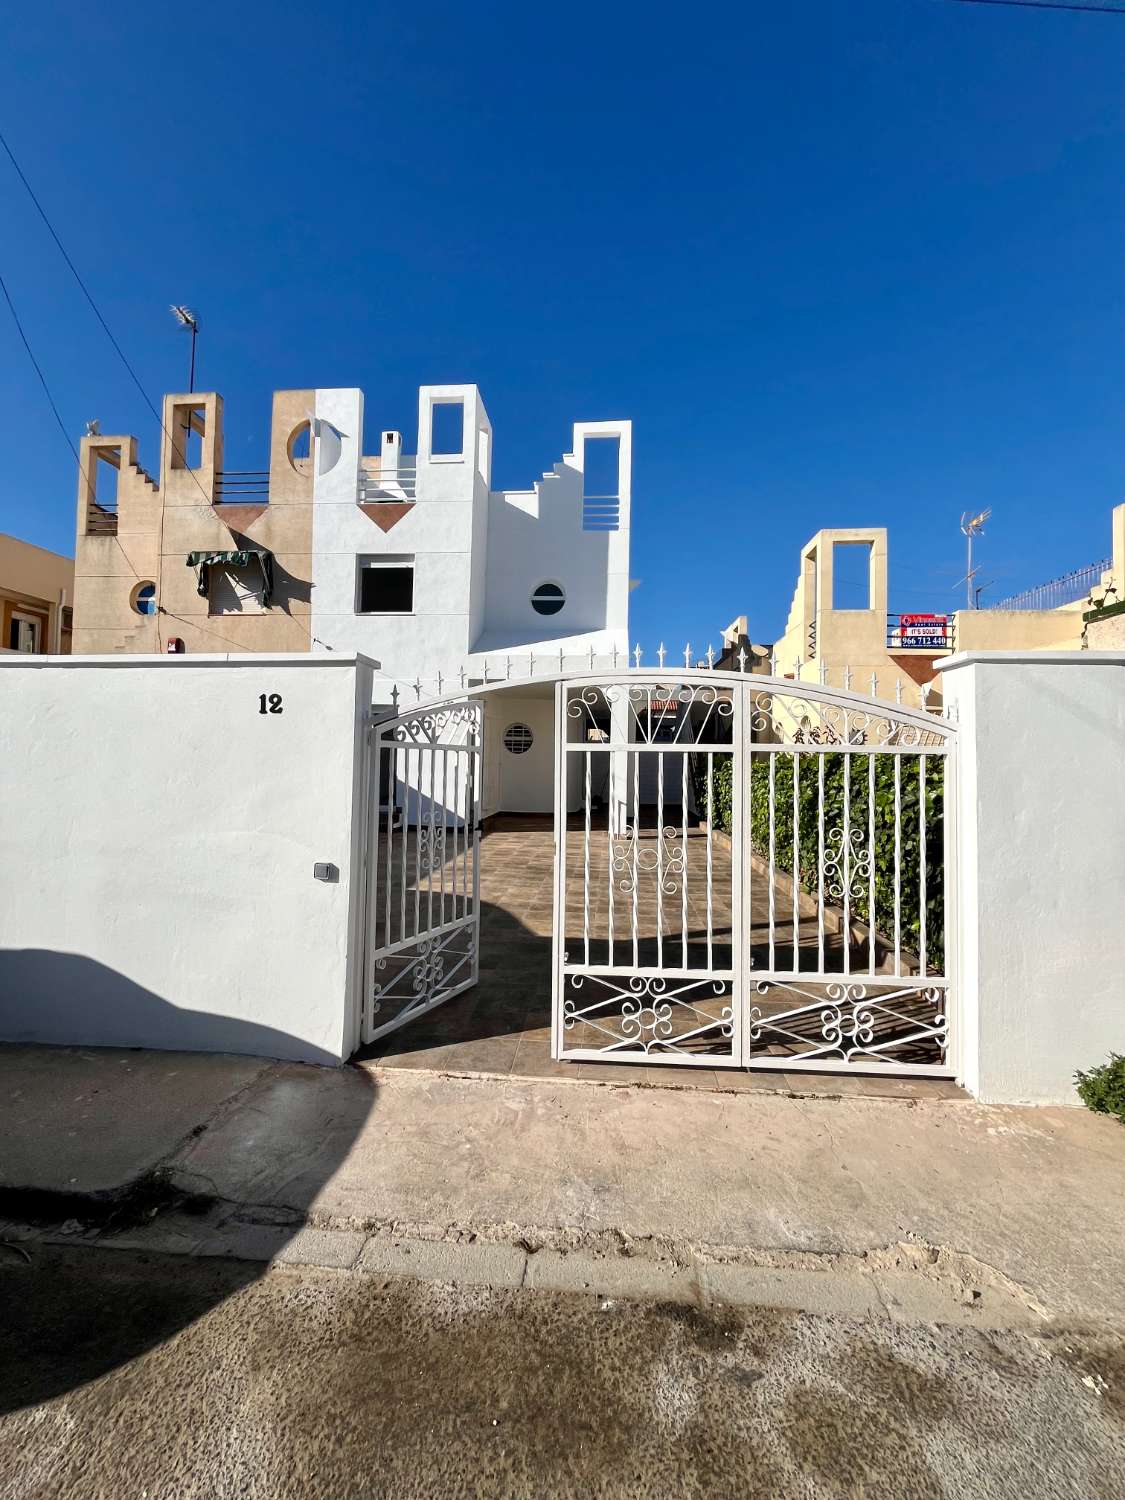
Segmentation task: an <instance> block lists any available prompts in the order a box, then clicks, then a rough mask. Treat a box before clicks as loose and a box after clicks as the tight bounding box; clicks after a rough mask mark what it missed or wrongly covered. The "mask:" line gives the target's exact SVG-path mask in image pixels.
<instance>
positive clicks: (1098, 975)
mask: <svg viewBox="0 0 1125 1500" xmlns="http://www.w3.org/2000/svg"><path fill="white" fill-rule="evenodd" d="M940 670H941V672H942V686H943V689H944V692H945V700H946V702H947V704H949V705H950V706H951V707H952V709H953V710H954V712H955V713H956V716H957V720H958V746H957V761H958V764H957V774H956V777H955V788H956V789H955V793H954V796H955V801H956V808H955V817H956V826H957V843H956V847H957V857H958V864H959V868H958V871H957V877H956V881H955V891H956V907H957V911H956V922H955V927H956V931H957V935H958V937H957V941H958V952H957V963H956V968H955V974H956V990H955V1003H956V1004H957V1005H958V1006H959V1010H958V1016H957V1026H956V1031H955V1035H956V1038H957V1042H956V1056H955V1057H954V1058H953V1059H952V1061H953V1062H954V1064H955V1066H956V1069H957V1075H958V1077H959V1078H960V1079H961V1081H962V1082H963V1083H964V1085H965V1087H966V1088H968V1089H969V1090H970V1091H971V1092H972V1093H973V1094H975V1095H976V1096H977V1097H978V1098H980V1099H983V1100H986V1101H988V1102H992V1103H1010V1104H1017V1103H1028V1104H1074V1103H1076V1102H1077V1096H1076V1094H1075V1091H1074V1082H1073V1075H1074V1071H1075V1069H1077V1068H1089V1067H1091V1066H1093V1065H1095V1064H1097V1063H1100V1062H1104V1061H1105V1059H1106V1056H1107V1054H1108V1053H1109V1052H1110V1051H1111V1050H1116V1051H1120V1050H1122V1047H1123V1046H1125V1006H1123V1004H1122V996H1123V994H1125V921H1123V918H1122V913H1123V912H1125V775H1123V774H1122V766H1123V764H1125V653H1121V652H1109V651H1105V652H1101V651H1038V652H1007V651H991V652H968V653H966V654H964V655H961V656H954V657H951V658H950V659H949V660H948V661H946V662H944V663H942V664H941V668H940Z"/></svg>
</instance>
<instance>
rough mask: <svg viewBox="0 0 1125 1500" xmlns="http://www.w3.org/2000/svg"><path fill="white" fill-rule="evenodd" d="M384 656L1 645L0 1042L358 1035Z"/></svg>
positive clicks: (318, 1057)
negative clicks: (322, 872)
mask: <svg viewBox="0 0 1125 1500" xmlns="http://www.w3.org/2000/svg"><path fill="white" fill-rule="evenodd" d="M372 666H373V663H371V662H369V661H367V659H366V658H363V657H356V656H350V657H349V656H344V655H339V656H336V655H334V656H329V657H323V656H309V655H304V654H302V655H285V656H248V655H245V654H243V655H239V656H231V657H223V656H167V657H160V656H113V657H98V656H87V657H81V656H76V657H69V656H64V657H38V658H34V659H31V660H29V659H28V658H23V659H17V658H13V657H0V848H2V851H3V852H2V858H0V1040H6V1041H19V1042H54V1043H60V1044H85V1045H94V1046H99V1045H100V1046H125V1047H163V1048H184V1049H191V1050H198V1051H208V1052H244V1053H255V1054H261V1055H264V1056H269V1057H285V1058H294V1059H300V1060H303V1061H307V1062H319V1063H335V1062H339V1061H341V1060H342V1059H344V1058H346V1057H347V1056H348V1055H349V1054H350V1053H351V1052H352V1051H353V1050H354V1048H355V1047H356V1045H358V1037H359V1024H358V1003H357V1002H358V992H359V985H360V983H361V979H360V973H361V970H360V964H361V960H362V955H361V953H360V943H361V934H362V926H361V923H360V920H359V906H358V903H359V901H360V899H361V897H362V890H361V887H362V877H361V870H362V864H361V862H362V845H361V844H360V843H359V835H360V834H361V832H362V825H363V797H364V790H365V781H364V770H365V766H366V760H365V755H364V745H363V738H362V736H363V716H364V713H365V711H366V709H367V707H368V705H369V704H370V702H371V679H372ZM263 693H264V694H266V695H269V694H272V693H278V694H280V695H281V707H282V711H281V713H268V712H267V713H265V714H262V713H261V712H260V702H259V700H260V695H261V694H263ZM318 861H323V862H327V863H330V864H332V865H335V866H336V867H337V870H338V872H339V874H338V877H337V878H336V879H335V880H334V881H332V882H328V883H325V882H323V881H319V880H316V879H314V878H313V864H314V862H318Z"/></svg>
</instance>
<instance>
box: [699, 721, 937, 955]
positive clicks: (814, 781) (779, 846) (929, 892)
mask: <svg viewBox="0 0 1125 1500" xmlns="http://www.w3.org/2000/svg"><path fill="white" fill-rule="evenodd" d="M795 758H796V757H795V755H794V753H793V752H792V751H784V750H778V751H777V752H775V754H774V864H775V866H776V867H777V868H778V869H780V870H783V871H785V872H786V874H790V875H791V874H792V873H793V762H794V759H795ZM845 758H846V757H845V756H843V755H834V754H831V753H829V754H826V755H825V756H824V841H825V848H826V849H829V848H831V840H832V838H833V831H834V830H836V832H835V837H836V838H840V837H842V834H843V826H844V761H845ZM869 758H870V759H873V760H874V763H875V928H876V930H877V931H878V932H880V933H882V934H883V935H884V936H885V937H888V938H890V939H891V940H892V941H893V938H894V912H895V906H894V862H895V832H894V827H895V825H894V816H895V782H894V777H895V761H896V760H901V764H902V771H901V784H900V793H899V796H900V805H901V808H902V832H901V846H900V913H901V924H902V928H901V930H902V946H903V948H904V949H906V950H908V951H912V952H914V953H917V951H918V947H919V939H920V922H919V909H920V903H919V895H920V891H919V878H920V874H921V861H920V851H921V839H920V836H919V834H920V830H919V826H918V822H919V820H918V786H919V779H920V778H919V761H918V757H917V756H914V755H906V756H902V757H897V756H894V755H879V754H878V753H874V754H873V755H872V756H871V757H868V756H867V755H855V756H853V757H852V766H851V787H850V796H849V802H850V819H851V828H852V829H853V830H856V829H858V830H860V832H861V833H862V837H863V843H862V849H863V851H864V852H865V851H866V849H867V834H868V824H867V810H868V809H867V798H868V760H869ZM706 761H707V757H705V756H697V757H696V764H695V789H696V800H697V802H698V806H699V811H700V815H701V816H702V817H706V814H707V789H706V774H707V768H706ZM751 761H752V766H751V783H750V785H751V814H750V840H751V844H752V846H753V848H754V850H755V851H756V852H757V853H758V854H761V855H765V856H768V854H769V756H768V755H764V754H754V755H752V756H751ZM800 761H801V766H800V771H799V783H798V791H797V825H798V840H799V845H800V854H801V886H802V888H803V889H804V890H806V891H808V892H809V893H810V894H812V895H815V894H816V892H817V868H818V853H819V846H818V840H819V832H818V797H819V787H818V777H817V756H815V755H807V754H806V755H801V756H800ZM715 762H716V763H715V773H714V780H713V785H712V798H713V805H714V819H715V826H716V828H721V829H723V830H724V831H726V832H728V833H729V832H730V828H731V777H732V773H733V756H729V755H721V756H717V757H715ZM944 793H945V761H944V758H943V757H941V756H936V755H934V756H930V757H928V758H927V761H926V898H927V899H926V967H927V970H929V971H931V972H937V973H940V972H941V971H942V969H943V967H944V963H945V944H944V933H945V891H944V882H943V879H942V873H943V868H944V858H945V854H944V823H943V816H944ZM853 883H855V884H858V882H855V881H854V878H853ZM825 899H826V901H828V897H827V895H826V897H825ZM831 904H834V905H840V904H842V903H840V902H834V903H831ZM867 906H868V885H867V881H866V879H865V880H864V882H863V891H862V894H860V895H856V896H853V897H852V901H851V914H852V916H853V917H855V918H857V919H858V920H859V921H861V922H867V921H868V910H867Z"/></svg>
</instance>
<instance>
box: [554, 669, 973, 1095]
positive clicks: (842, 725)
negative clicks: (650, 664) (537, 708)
mask: <svg viewBox="0 0 1125 1500" xmlns="http://www.w3.org/2000/svg"><path fill="white" fill-rule="evenodd" d="M708 679H709V680H708ZM557 691H558V712H557V725H558V731H557V732H558V742H557V754H556V840H557V843H556V892H555V953H554V963H555V969H554V1005H553V1018H552V1038H553V1050H554V1054H555V1056H556V1057H560V1058H573V1059H575V1060H581V1059H587V1060H601V1061H614V1060H621V1061H625V1060H629V1061H632V1062H660V1063H675V1064H679V1065H681V1066H689V1067H700V1066H703V1067H716V1066H726V1067H731V1066H733V1067H738V1066H742V1067H747V1068H784V1069H786V1070H790V1071H792V1070H794V1069H801V1068H807V1069H826V1068H827V1069H839V1070H845V1071H879V1072H895V1071H907V1072H911V1073H938V1074H942V1073H948V1072H950V1071H951V1069H950V1068H949V1065H948V1058H949V1055H950V1047H949V1043H950V1035H949V1032H950V1020H949V1017H950V1005H949V977H948V970H947V966H946V956H947V951H948V947H949V946H950V945H949V944H948V943H947V928H946V913H947V911H951V910H952V893H951V879H952V871H953V858H952V829H951V826H950V822H949V814H948V813H947V808H951V807H952V796H951V793H950V792H949V788H948V787H947V783H948V781H949V779H950V777H951V775H952V770H953V759H952V754H951V751H952V748H953V746H954V744H955V731H954V729H953V726H952V725H951V724H950V722H949V721H948V720H946V719H944V718H942V717H940V716H937V715H934V714H932V713H929V712H927V711H925V710H921V709H918V710H914V709H907V708H904V707H900V706H898V705H893V704H888V703H882V702H880V701H878V700H874V699H866V698H862V697H860V696H858V695H856V694H853V693H849V692H837V691H835V690H831V689H828V688H821V687H816V686H813V685H812V684H804V683H801V684H797V683H792V682H786V681H779V680H777V679H769V678H761V677H746V676H742V675H740V674H733V673H732V674H718V673H702V672H691V671H688V672H685V673H683V674H682V675H677V674H665V673H661V674H660V675H659V676H653V677H651V678H648V677H642V676H641V675H639V674H637V673H626V674H622V675H620V676H616V677H610V678H599V679H597V680H593V679H579V680H576V681H573V682H564V683H560V684H559V687H558V690H557Z"/></svg>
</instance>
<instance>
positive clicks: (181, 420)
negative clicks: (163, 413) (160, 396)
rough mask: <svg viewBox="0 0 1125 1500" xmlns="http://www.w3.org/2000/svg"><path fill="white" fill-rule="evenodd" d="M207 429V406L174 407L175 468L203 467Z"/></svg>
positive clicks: (173, 454) (173, 460)
mask: <svg viewBox="0 0 1125 1500" xmlns="http://www.w3.org/2000/svg"><path fill="white" fill-rule="evenodd" d="M205 429H206V408H205V407H203V406H196V405H194V404H192V405H188V403H187V402H184V404H183V405H182V406H175V407H173V408H172V467H173V469H200V468H202V467H203V434H204V431H205Z"/></svg>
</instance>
